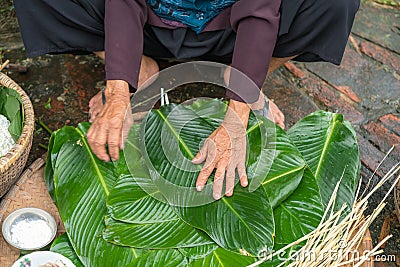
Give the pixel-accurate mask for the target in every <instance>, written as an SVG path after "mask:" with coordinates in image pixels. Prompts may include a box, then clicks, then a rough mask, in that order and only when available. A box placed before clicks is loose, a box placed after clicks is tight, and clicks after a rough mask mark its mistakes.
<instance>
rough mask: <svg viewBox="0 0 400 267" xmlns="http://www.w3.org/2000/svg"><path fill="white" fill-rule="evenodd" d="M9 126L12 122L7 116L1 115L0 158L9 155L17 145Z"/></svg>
mask: <svg viewBox="0 0 400 267" xmlns="http://www.w3.org/2000/svg"><path fill="white" fill-rule="evenodd" d="M8 126H10V122H9V121H8V120H7V118H6V117H5V116H3V115H1V114H0V157H3V156H4V155H5V154H7V152H8V151H10V149H11V148H12V146H13V145H14V144H15V142H14V139H13V138H12V137H11V134H10V132H9V131H8Z"/></svg>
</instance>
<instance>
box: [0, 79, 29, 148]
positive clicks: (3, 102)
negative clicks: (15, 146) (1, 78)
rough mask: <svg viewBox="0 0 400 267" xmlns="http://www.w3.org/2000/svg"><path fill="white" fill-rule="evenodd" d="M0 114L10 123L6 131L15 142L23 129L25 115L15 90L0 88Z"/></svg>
mask: <svg viewBox="0 0 400 267" xmlns="http://www.w3.org/2000/svg"><path fill="white" fill-rule="evenodd" d="M0 114H2V115H4V116H5V117H6V118H7V119H8V120H9V121H10V126H9V127H8V131H9V132H10V134H11V136H12V137H13V139H14V141H15V142H17V141H18V138H19V136H20V135H21V133H22V128H23V127H24V122H25V113H24V107H23V105H22V100H21V97H20V95H19V94H18V93H17V92H16V91H15V90H12V89H10V88H7V87H4V86H0Z"/></svg>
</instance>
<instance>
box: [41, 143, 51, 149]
mask: <svg viewBox="0 0 400 267" xmlns="http://www.w3.org/2000/svg"><path fill="white" fill-rule="evenodd" d="M39 147H41V148H44V149H46V150H49V147H48V146H46V145H43V144H42V143H39Z"/></svg>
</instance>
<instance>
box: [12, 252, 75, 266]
mask: <svg viewBox="0 0 400 267" xmlns="http://www.w3.org/2000/svg"><path fill="white" fill-rule="evenodd" d="M57 261H61V262H62V263H63V264H64V265H65V266H67V267H76V266H75V265H74V264H73V263H72V262H71V261H70V260H69V259H68V258H66V257H64V256H63V255H61V254H58V253H55V252H51V251H37V252H33V253H31V254H28V255H25V256H22V257H21V258H19V259H18V260H17V261H16V262H15V263H14V264H13V265H12V266H11V267H20V266H31V267H36V266H40V265H45V264H46V263H49V262H51V263H56V262H57ZM24 264H25V265H24Z"/></svg>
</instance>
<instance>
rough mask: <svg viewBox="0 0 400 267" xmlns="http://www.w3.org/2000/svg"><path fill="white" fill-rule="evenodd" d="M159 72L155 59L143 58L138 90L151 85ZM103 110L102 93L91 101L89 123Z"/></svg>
mask: <svg viewBox="0 0 400 267" xmlns="http://www.w3.org/2000/svg"><path fill="white" fill-rule="evenodd" d="M96 55H98V56H99V57H101V56H102V54H101V52H99V54H97V53H96ZM103 56H104V55H103ZM158 71H159V68H158V65H157V62H156V61H155V60H154V59H152V58H150V57H146V56H142V62H141V64H140V72H139V82H138V87H139V88H138V90H140V89H143V88H145V87H146V85H150V84H151V83H152V82H153V81H154V80H155V79H156V78H157V75H156V74H157V73H158ZM102 110H103V101H102V95H101V91H100V92H98V93H97V94H96V95H95V96H94V97H92V99H91V100H90V101H89V115H90V119H89V121H90V122H93V121H94V120H95V119H96V117H97V115H98V114H99V113H100V112H101V111H102Z"/></svg>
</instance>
